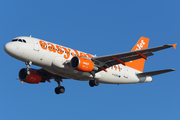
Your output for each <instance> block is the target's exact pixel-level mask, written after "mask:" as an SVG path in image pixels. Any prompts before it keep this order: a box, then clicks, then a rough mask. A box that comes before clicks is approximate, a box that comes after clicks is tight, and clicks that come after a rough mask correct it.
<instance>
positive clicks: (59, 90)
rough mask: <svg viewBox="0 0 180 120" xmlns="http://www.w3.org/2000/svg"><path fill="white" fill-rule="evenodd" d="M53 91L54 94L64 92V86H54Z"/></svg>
mask: <svg viewBox="0 0 180 120" xmlns="http://www.w3.org/2000/svg"><path fill="white" fill-rule="evenodd" d="M54 91H55V93H56V94H60V93H64V92H65V88H64V87H63V86H60V87H56V88H55V90H54Z"/></svg>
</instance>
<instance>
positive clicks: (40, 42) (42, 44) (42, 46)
mask: <svg viewBox="0 0 180 120" xmlns="http://www.w3.org/2000/svg"><path fill="white" fill-rule="evenodd" d="M39 44H40V46H41V48H42V49H44V50H47V44H46V42H44V41H42V40H40V41H39Z"/></svg>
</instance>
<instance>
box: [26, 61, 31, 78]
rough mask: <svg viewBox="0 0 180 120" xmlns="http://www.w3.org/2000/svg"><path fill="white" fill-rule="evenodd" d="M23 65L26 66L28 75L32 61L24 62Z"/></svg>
mask: <svg viewBox="0 0 180 120" xmlns="http://www.w3.org/2000/svg"><path fill="white" fill-rule="evenodd" d="M25 64H26V66H27V74H28V75H30V71H29V68H30V66H31V65H32V61H29V62H25Z"/></svg>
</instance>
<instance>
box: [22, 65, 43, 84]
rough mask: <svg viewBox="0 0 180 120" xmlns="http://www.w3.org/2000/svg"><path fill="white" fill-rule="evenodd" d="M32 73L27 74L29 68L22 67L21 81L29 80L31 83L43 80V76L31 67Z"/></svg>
mask: <svg viewBox="0 0 180 120" xmlns="http://www.w3.org/2000/svg"><path fill="white" fill-rule="evenodd" d="M29 71H30V74H29V75H28V74H27V69H26V68H22V69H21V70H20V71H19V79H20V80H21V81H24V82H27V83H31V84H37V83H39V82H41V80H42V76H41V74H40V73H39V72H38V71H36V70H34V69H29Z"/></svg>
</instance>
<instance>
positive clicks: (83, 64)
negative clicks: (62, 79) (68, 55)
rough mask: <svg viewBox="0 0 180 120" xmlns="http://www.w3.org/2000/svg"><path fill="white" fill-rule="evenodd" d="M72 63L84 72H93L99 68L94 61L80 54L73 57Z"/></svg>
mask: <svg viewBox="0 0 180 120" xmlns="http://www.w3.org/2000/svg"><path fill="white" fill-rule="evenodd" d="M70 65H71V67H72V68H74V69H75V70H78V71H82V72H91V71H92V70H97V69H98V68H97V67H96V66H94V63H93V61H91V60H88V59H86V58H83V57H79V56H75V57H73V58H72V59H71V62H70Z"/></svg>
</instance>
